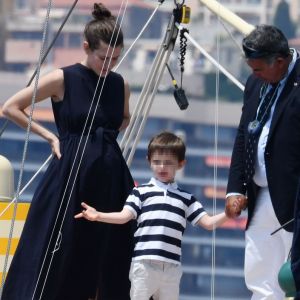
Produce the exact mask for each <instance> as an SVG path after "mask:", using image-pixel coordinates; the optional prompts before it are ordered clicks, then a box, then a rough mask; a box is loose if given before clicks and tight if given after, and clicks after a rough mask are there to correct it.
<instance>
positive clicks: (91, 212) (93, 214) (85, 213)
mask: <svg viewBox="0 0 300 300" xmlns="http://www.w3.org/2000/svg"><path fill="white" fill-rule="evenodd" d="M81 206H82V207H83V208H84V209H83V210H82V212H81V213H79V214H77V215H75V216H74V218H75V219H79V218H85V219H87V220H89V221H98V218H99V212H98V211H97V210H96V209H95V208H94V207H92V206H89V205H87V204H86V203H84V202H82V203H81Z"/></svg>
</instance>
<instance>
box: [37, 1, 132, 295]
mask: <svg viewBox="0 0 300 300" xmlns="http://www.w3.org/2000/svg"><path fill="white" fill-rule="evenodd" d="M123 3H124V0H123V1H122V3H121V6H120V9H119V12H118V15H117V18H116V24H115V27H114V29H113V34H112V36H111V39H110V42H109V47H108V49H107V52H106V55H105V59H104V62H103V65H102V69H101V71H100V74H99V78H98V82H97V85H96V88H95V92H94V96H93V99H92V101H91V105H90V107H89V111H88V115H87V118H86V121H85V124H84V128H83V130H82V134H81V136H80V140H79V144H78V147H77V151H76V154H75V157H74V160H73V164H72V167H71V170H70V174H69V177H68V179H67V184H66V186H65V189H64V192H63V196H62V200H61V202H60V206H59V209H58V212H57V216H56V220H55V222H54V225H53V229H52V232H51V236H50V239H49V241H48V246H47V250H46V253H45V255H44V259H43V263H42V266H41V269H40V272H39V276H38V279H37V282H36V285H35V290H34V294H33V297H32V299H34V297H35V294H36V291H37V288H38V285H39V281H40V278H41V275H42V271H43V268H44V264H45V260H46V258H47V255H48V253H49V248H50V244H51V241H52V238H53V235H54V231H55V229H56V226H57V225H58V227H59V230H58V236H57V238H56V241H55V248H54V250H53V251H52V255H51V258H50V262H49V265H48V268H47V270H46V274H45V279H44V280H43V282H42V287H41V292H40V297H39V299H41V297H42V295H43V292H44V288H45V284H46V281H47V278H48V274H49V271H50V268H51V264H52V260H53V258H54V254H55V253H56V252H57V251H58V250H59V247H60V243H61V240H62V238H63V237H62V232H61V230H62V227H63V224H64V220H65V216H66V212H67V209H68V206H69V203H70V200H71V196H72V193H73V189H74V186H75V180H76V178H77V175H78V172H79V169H80V165H81V162H82V158H83V155H84V153H85V149H86V145H87V141H88V136H89V135H90V132H91V129H92V125H93V121H94V118H95V114H96V111H97V108H98V106H99V102H100V98H101V95H102V91H103V87H104V84H105V81H106V77H104V80H103V83H102V86H101V87H100V93H99V96H98V99H97V101H96V106H95V110H94V113H93V114H92V118H91V121H90V125H89V128H88V132H87V135H86V137H85V141H84V144H83V149H82V153H81V155H80V158H79V162H78V167H77V169H76V170H75V174H74V176H75V179H74V181H73V184H72V186H71V191H70V192H69V197H68V199H67V201H66V203H65V196H66V193H67V189H68V186H69V183H70V181H71V177H72V175H73V170H74V167H75V162H76V160H77V156H78V153H79V149H80V146H81V143H82V140H83V137H84V133H85V130H86V128H87V124H88V121H89V118H90V115H91V111H92V107H93V104H94V102H95V98H96V92H97V90H98V86H99V82H100V79H101V77H102V74H103V68H104V65H105V64H106V61H107V56H108V51H109V48H110V47H111V45H112V39H113V36H114V33H115V30H116V26H117V24H118V20H119V18H120V12H121V10H122V7H123ZM127 5H128V0H126V4H125V8H124V11H123V16H122V18H121V22H120V26H119V29H118V30H119V31H120V29H121V25H122V22H123V18H124V15H125V12H126V8H127ZM119 31H118V32H117V35H119ZM116 42H117V40H115V41H114V45H113V47H112V48H113V51H114V49H115V46H116ZM111 59H112V57H110V58H109V63H108V64H109V65H110V64H111ZM63 205H66V207H65V209H64V210H63V211H62V220H61V222H60V224H58V218H59V214H60V212H61V210H62V207H63ZM54 238H55V237H54Z"/></svg>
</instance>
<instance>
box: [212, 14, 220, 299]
mask: <svg viewBox="0 0 300 300" xmlns="http://www.w3.org/2000/svg"><path fill="white" fill-rule="evenodd" d="M218 20H219V21H220V18H218ZM219 24H220V23H219V22H218V27H219ZM217 62H218V65H219V62H220V35H218V38H217ZM219 93H220V70H219V68H217V70H216V102H215V108H216V109H215V134H214V182H213V187H214V193H213V215H216V213H217V198H216V190H217V180H218V168H217V159H218V134H219ZM211 248H212V257H211V270H212V275H211V299H212V300H213V299H215V280H216V227H215V226H214V228H213V231H212V244H211Z"/></svg>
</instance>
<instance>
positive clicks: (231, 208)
mask: <svg viewBox="0 0 300 300" xmlns="http://www.w3.org/2000/svg"><path fill="white" fill-rule="evenodd" d="M247 205H248V201H247V197H246V196H244V195H234V196H229V197H227V198H226V206H225V214H226V216H227V217H228V218H236V217H238V216H239V215H240V214H241V212H242V210H245V209H246V208H247Z"/></svg>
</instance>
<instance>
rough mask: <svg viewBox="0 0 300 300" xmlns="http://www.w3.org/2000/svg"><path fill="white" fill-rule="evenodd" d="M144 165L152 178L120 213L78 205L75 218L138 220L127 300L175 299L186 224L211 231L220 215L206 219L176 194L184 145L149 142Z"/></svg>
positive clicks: (189, 199) (169, 138)
mask: <svg viewBox="0 0 300 300" xmlns="http://www.w3.org/2000/svg"><path fill="white" fill-rule="evenodd" d="M147 158H148V161H149V163H150V167H151V169H152V171H153V177H152V178H151V180H150V181H149V183H147V184H143V185H140V186H138V187H135V188H134V189H133V191H132V193H131V195H130V196H129V197H128V198H127V200H126V203H125V205H124V208H123V210H122V211H121V212H112V213H103V212H98V211H96V210H95V209H94V208H93V207H91V206H89V205H87V204H86V203H82V207H83V208H84V210H83V211H82V212H81V213H79V214H77V215H76V216H75V218H82V217H83V218H85V219H87V220H90V221H98V222H105V223H113V224H124V223H126V222H128V221H129V220H131V219H136V220H137V230H136V232H135V239H136V243H135V249H134V253H133V258H132V264H131V269H130V275H129V277H130V281H131V291H130V297H131V300H149V298H150V297H151V296H153V299H154V300H158V299H159V300H171V299H172V300H176V299H178V298H179V283H180V278H181V275H182V271H181V266H180V256H181V240H182V235H183V232H184V230H185V227H186V220H188V221H189V222H191V223H192V224H193V225H199V226H202V227H204V228H205V229H208V230H211V229H213V228H214V227H218V226H220V225H221V224H223V223H224V222H225V221H226V220H227V217H226V216H225V213H224V212H222V213H220V214H217V215H215V216H209V215H208V214H207V213H206V211H205V210H204V208H203V207H202V205H201V204H200V203H199V202H198V201H197V200H196V199H195V197H194V196H193V195H191V194H190V193H188V192H186V191H183V190H181V189H180V188H178V186H177V184H176V182H175V181H174V178H175V175H176V172H177V171H178V170H179V169H181V168H182V167H183V166H184V165H185V145H184V143H183V141H182V140H181V139H180V138H179V137H177V136H176V135H174V134H173V133H170V132H162V133H160V134H159V135H157V136H155V137H154V138H152V140H151V141H150V143H149V146H148V155H147Z"/></svg>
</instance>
